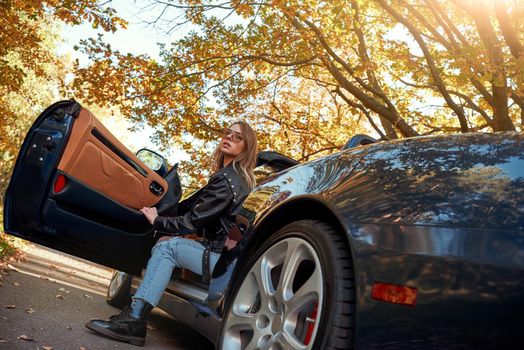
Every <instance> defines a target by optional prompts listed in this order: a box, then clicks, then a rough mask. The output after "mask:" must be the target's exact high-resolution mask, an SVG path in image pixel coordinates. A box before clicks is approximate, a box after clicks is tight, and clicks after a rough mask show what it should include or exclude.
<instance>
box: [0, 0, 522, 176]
mask: <svg viewBox="0 0 524 350" xmlns="http://www.w3.org/2000/svg"><path fill="white" fill-rule="evenodd" d="M8 4H11V5H10V6H9V5H8V6H4V5H2V6H4V8H2V11H4V12H5V13H4V15H5V16H4V18H3V19H1V21H4V22H5V21H8V22H5V23H3V24H5V25H7V24H9V23H14V21H18V22H19V23H21V25H22V26H21V28H24V33H27V35H25V36H23V35H22V36H21V34H20V33H17V30H16V29H13V28H15V27H13V26H11V27H9V25H8V27H9V28H10V29H9V28H8V29H9V30H11V31H10V32H9V30H8V32H6V33H10V34H5V35H4V34H3V33H2V34H1V35H2V37H1V38H2V41H3V42H4V41H5V42H6V43H9V40H11V39H8V38H16V36H17V35H18V36H20V37H19V38H16V40H15V41H19V42H20V41H21V42H25V41H24V40H27V42H28V43H27V45H25V46H24V47H27V49H22V50H20V53H19V57H20V60H21V62H23V63H22V66H18V67H14V68H13V67H11V66H9V67H8V66H7V65H3V66H2V65H1V64H2V63H1V62H4V61H1V62H0V70H2V72H3V74H2V77H5V79H4V81H3V82H2V83H1V84H2V85H0V87H2V88H4V89H16V88H17V87H18V86H20V84H19V83H20V79H21V78H20V77H21V76H22V72H23V71H24V70H25V69H31V70H33V71H34V72H35V74H38V73H39V72H40V67H39V66H38V65H39V64H40V62H52V58H50V57H49V53H48V52H46V50H45V45H43V42H42V41H41V40H38V38H36V41H35V38H34V37H32V36H34V35H36V34H34V33H38V31H39V30H40V29H39V28H40V27H38V23H37V22H39V21H35V20H34V18H42V17H45V16H46V15H48V14H49V15H51V17H53V18H55V19H57V20H60V21H65V22H68V23H78V22H79V21H84V20H88V21H91V22H92V23H93V25H100V26H103V27H104V28H105V29H107V30H114V29H115V28H117V27H118V26H122V24H123V22H122V21H121V20H120V19H118V18H117V17H116V16H115V15H114V12H112V10H111V9H110V8H106V7H103V6H99V2H98V1H95V0H84V1H80V2H78V1H64V0H62V1H59V0H55V1H47V2H45V5H42V4H41V3H40V2H36V1H29V2H27V1H25V2H23V1H11V2H8ZM141 4H142V5H143V6H144V8H146V7H147V8H148V9H156V11H154V12H153V13H152V15H151V18H150V20H149V22H150V25H154V26H156V27H157V28H159V29H160V30H165V31H166V32H172V33H174V32H177V33H178V34H179V35H178V36H175V37H176V38H177V39H175V40H174V41H173V42H170V43H163V45H162V46H161V54H160V58H159V59H154V58H152V57H151V56H148V55H133V54H124V53H121V52H119V51H117V50H114V49H113V48H112V47H111V46H109V45H108V44H107V43H105V42H104V40H103V37H102V36H100V37H98V38H92V39H90V40H86V41H84V42H82V43H80V45H79V50H81V51H82V52H84V53H85V54H87V55H88V56H89V57H90V58H91V61H92V64H91V65H90V66H88V67H80V66H76V71H75V74H76V79H75V80H74V84H73V86H72V87H70V88H72V89H73V91H74V96H75V98H77V99H78V100H80V101H81V102H86V103H88V104H96V105H99V106H105V107H108V106H111V107H113V108H115V107H116V108H119V109H120V111H122V112H123V113H124V114H125V115H126V116H128V117H129V118H131V119H132V120H133V121H134V123H135V125H136V126H137V127H140V126H141V125H149V126H151V127H153V128H154V129H155V130H156V132H157V133H156V140H157V142H158V143H159V144H160V145H164V146H165V147H167V146H169V145H177V146H178V147H182V148H183V149H185V150H186V151H188V152H189V153H190V154H192V161H191V162H189V163H188V166H186V167H185V168H184V166H182V169H183V170H187V171H189V172H190V173H191V174H193V175H195V176H197V175H200V177H201V178H202V175H201V171H200V169H202V166H203V164H206V163H207V160H208V154H209V153H210V149H211V148H212V146H213V141H214V140H216V139H217V137H218V132H219V130H221V129H222V127H223V126H224V125H226V124H228V123H230V122H231V121H232V120H234V119H236V118H239V117H241V118H246V119H248V121H250V122H251V123H252V124H253V125H254V126H255V128H256V129H257V132H258V134H259V136H260V144H261V148H262V149H271V150H276V151H279V152H282V153H284V154H286V155H288V156H291V157H293V158H296V159H298V160H301V161H306V160H309V159H311V158H312V157H316V156H319V155H322V154H326V153H330V152H334V151H336V150H338V149H340V147H342V146H343V145H344V143H345V142H346V141H347V139H348V138H349V137H350V136H351V135H353V134H355V133H363V132H364V133H372V134H373V135H375V136H377V137H379V138H382V139H395V138H399V137H411V136H417V135H426V134H434V133H454V132H474V131H483V132H493V131H511V130H517V131H521V130H522V126H523V124H524V112H523V111H524V87H523V86H524V85H523V80H524V71H523V70H524V46H523V45H524V40H523V35H524V7H523V6H522V5H521V2H519V0H371V1H367V0H331V1H316V0H300V1H299V0H262V1H257V2H252V1H245V0H232V1H203V0H179V1H156V0H149V1H145V2H142V3H141ZM17 8H18V9H17ZM14 9H17V10H14ZM20 9H22V10H20ZM39 16H40V17H39ZM31 26H34V27H35V28H31ZM37 36H38V35H37ZM35 48H36V49H35ZM2 50H4V47H2ZM10 50H14V49H13V48H11V49H10ZM6 52H7V51H4V52H3V55H4V56H2V55H0V57H5V55H6ZM30 57H36V58H37V59H36V60H32V61H33V62H31V60H30V59H29V58H30ZM4 72H5V73H4Z"/></svg>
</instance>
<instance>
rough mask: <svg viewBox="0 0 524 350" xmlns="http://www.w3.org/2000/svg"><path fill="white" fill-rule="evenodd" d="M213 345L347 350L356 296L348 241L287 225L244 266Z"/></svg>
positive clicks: (315, 228)
mask: <svg viewBox="0 0 524 350" xmlns="http://www.w3.org/2000/svg"><path fill="white" fill-rule="evenodd" d="M245 266H246V267H247V268H246V269H245V270H244V272H243V273H242V274H241V275H240V279H239V283H236V285H237V286H239V287H237V289H236V290H235V291H234V292H233V297H232V298H231V301H230V302H229V306H228V309H227V312H226V315H225V317H224V319H225V321H224V323H223V326H222V332H221V337H220V341H219V343H220V345H221V349H223V350H226V349H227V350H236V349H239V350H240V349H259V348H260V349H279V350H280V349H281V350H284V349H350V348H351V347H352V343H353V338H354V337H353V331H354V306H355V291H354V283H353V281H354V280H353V268H352V262H351V253H350V251H349V247H348V246H347V241H346V240H345V239H344V237H343V236H341V235H340V233H339V232H337V231H336V230H335V229H334V228H333V227H331V226H329V225H327V224H325V223H323V222H319V221H313V220H303V221H297V222H294V223H291V224H289V225H287V226H285V227H284V228H282V229H280V230H279V231H278V232H277V233H275V234H274V235H272V236H271V237H270V238H269V239H268V240H267V241H266V242H264V244H263V245H262V246H261V247H260V248H259V249H258V250H257V252H256V253H255V254H254V255H253V257H252V258H251V259H250V260H249V261H248V263H247V264H246V265H245Z"/></svg>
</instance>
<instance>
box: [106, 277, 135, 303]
mask: <svg viewBox="0 0 524 350" xmlns="http://www.w3.org/2000/svg"><path fill="white" fill-rule="evenodd" d="M132 281H133V276H132V275H130V274H128V273H125V272H122V271H118V270H114V271H113V275H112V276H111V281H110V282H109V286H108V287H107V294H106V301H107V303H108V304H109V305H111V306H114V307H117V308H120V309H121V308H123V307H124V306H126V305H128V304H129V303H130V302H131V282H132Z"/></svg>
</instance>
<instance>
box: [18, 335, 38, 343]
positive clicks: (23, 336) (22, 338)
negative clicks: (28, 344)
mask: <svg viewBox="0 0 524 350" xmlns="http://www.w3.org/2000/svg"><path fill="white" fill-rule="evenodd" d="M18 339H20V340H25V341H34V339H33V338H29V337H28V336H27V335H25V334H22V335H21V336H19V337H18Z"/></svg>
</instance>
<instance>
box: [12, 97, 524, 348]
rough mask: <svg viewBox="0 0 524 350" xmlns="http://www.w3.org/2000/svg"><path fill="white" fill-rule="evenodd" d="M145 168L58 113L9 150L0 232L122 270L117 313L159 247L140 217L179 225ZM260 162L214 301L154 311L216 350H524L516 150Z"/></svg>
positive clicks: (198, 292)
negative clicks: (147, 212) (11, 159)
mask: <svg viewBox="0 0 524 350" xmlns="http://www.w3.org/2000/svg"><path fill="white" fill-rule="evenodd" d="M148 157H149V158H150V159H149V160H154V157H155V155H153V154H152V153H148V152H147V151H145V153H144V156H138V157H137V156H135V155H134V154H132V153H131V152H130V151H128V150H127V149H126V148H125V147H124V146H123V145H122V144H121V143H120V142H119V141H118V140H116V139H115V138H114V137H113V136H112V135H111V134H110V133H109V132H108V131H107V130H106V129H105V128H104V127H103V126H102V125H101V124H100V123H99V122H98V121H97V120H96V119H95V118H94V117H93V116H92V115H91V113H90V112H89V111H87V110H85V109H83V108H82V107H81V106H80V105H79V104H78V103H76V102H74V101H62V102H58V103H56V104H54V105H52V106H51V107H49V108H48V109H46V110H45V111H44V112H43V113H42V114H41V115H40V116H39V117H38V119H37V120H36V121H35V123H34V125H33V126H32V128H31V129H30V131H29V133H28V135H27V137H26V139H25V141H24V144H23V146H22V148H21V150H20V154H19V156H18V159H17V162H16V167H15V170H14V172H13V175H12V178H11V182H10V184H9V188H8V190H7V194H6V198H5V203H4V213H5V231H6V232H8V233H10V234H13V235H16V236H19V237H22V238H25V239H28V240H31V241H33V242H36V243H40V244H43V245H46V246H49V247H51V248H55V249H58V250H61V251H64V252H66V253H69V254H73V255H76V256H79V257H83V258H86V259H89V260H92V261H95V262H98V263H100V264H103V265H107V266H110V267H113V268H115V269H116V271H117V272H115V274H114V276H113V280H112V281H111V285H110V287H109V291H108V302H109V303H111V304H113V305H119V304H122V303H123V302H125V301H126V300H127V299H128V298H129V293H132V290H133V288H135V287H136V281H137V279H138V278H139V277H138V276H140V274H141V271H142V269H143V268H144V266H145V263H146V261H147V258H148V256H149V252H150V249H151V247H152V245H153V244H154V241H155V238H154V237H153V231H152V228H151V226H150V225H149V224H148V223H147V221H146V220H145V218H144V217H143V216H142V214H141V213H140V212H139V211H138V209H139V208H141V207H142V206H156V207H157V208H158V209H159V211H160V213H161V214H164V215H169V214H170V213H174V212H176V210H179V209H180V208H178V198H179V196H180V186H179V182H178V176H177V175H176V168H172V169H171V170H170V171H167V168H165V164H164V165H162V159H161V158H160V159H158V157H157V159H156V161H157V165H155V166H153V165H151V166H150V167H148V166H147V165H146V164H145V163H144V162H143V161H141V160H140V158H142V159H144V160H145V161H146V162H149V160H148ZM259 162H260V164H261V165H262V164H263V166H264V167H265V171H266V172H267V173H268V175H267V176H266V177H265V178H264V179H263V180H261V181H260V182H259V185H258V186H257V187H256V188H255V189H254V190H253V191H252V192H251V194H250V195H249V196H248V198H247V199H246V201H245V202H244V206H243V210H242V216H243V217H245V218H247V219H248V220H249V223H250V224H249V225H247V227H246V231H245V234H244V236H243V238H242V240H241V241H240V242H239V244H238V245H237V247H236V248H235V249H233V250H232V251H227V252H224V253H223V254H222V255H221V258H220V260H219V262H218V264H217V265H216V267H215V270H214V271H213V274H212V278H211V281H209V282H208V283H204V282H202V280H201V279H200V276H195V275H192V274H190V273H187V272H186V271H177V270H176V271H175V272H174V274H173V278H172V281H171V283H170V285H169V286H168V288H167V290H166V292H165V294H164V297H163V298H162V300H161V302H160V305H159V306H160V307H161V308H163V309H164V310H166V311H167V312H168V313H170V314H172V315H173V316H175V317H176V318H177V319H178V320H180V321H181V322H183V323H185V324H188V325H189V326H191V327H193V328H194V329H195V330H197V331H199V332H200V333H202V334H203V335H205V336H206V337H207V338H209V339H210V340H211V341H212V342H213V343H215V344H216V346H217V348H219V349H227V350H230V349H231V350H233V349H282V350H283V349H350V348H356V349H370V348H377V349H404V350H405V349H415V348H416V349H420V348H424V349H426V348H434V349H470V348H471V349H481V348H482V349H495V348H497V349H498V348H505V349H507V348H519V349H522V348H523V347H524V337H523V336H522V330H523V329H524V295H523V294H524V135H522V134H519V133H494V134H478V133H474V134H463V135H451V136H434V137H420V138H412V139H404V140H399V141H393V142H378V143H377V142H374V140H373V139H371V138H369V137H357V138H353V139H351V140H350V141H349V142H348V144H347V145H346V147H345V149H343V150H341V151H340V152H337V153H335V154H331V155H329V156H326V157H323V158H320V159H317V160H314V161H311V162H308V163H304V164H297V163H296V162H295V161H293V160H291V159H289V158H286V157H283V156H281V155H279V154H276V153H272V152H265V153H262V154H261V155H260V157H259ZM148 164H153V162H150V163H148ZM151 168H154V169H151ZM155 170H156V171H155ZM180 205H183V202H181V203H180ZM132 276H135V277H134V278H132Z"/></svg>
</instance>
